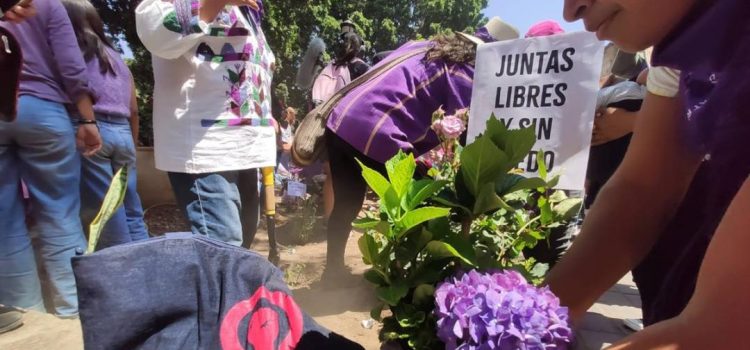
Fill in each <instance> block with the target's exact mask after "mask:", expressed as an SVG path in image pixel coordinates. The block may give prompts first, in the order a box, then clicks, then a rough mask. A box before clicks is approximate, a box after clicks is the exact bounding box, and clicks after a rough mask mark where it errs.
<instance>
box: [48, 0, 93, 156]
mask: <svg viewBox="0 0 750 350" xmlns="http://www.w3.org/2000/svg"><path fill="white" fill-rule="evenodd" d="M44 4H45V6H49V7H45V8H44V9H40V10H43V11H44V13H43V15H44V16H47V33H48V35H49V37H48V39H47V40H48V44H49V47H50V48H51V49H52V52H51V53H50V54H51V55H52V56H54V58H55V60H54V61H55V64H56V65H57V71H58V72H59V73H60V78H61V82H62V85H63V86H62V88H63V90H64V91H65V93H66V94H67V96H68V98H69V99H70V101H71V102H73V103H74V104H75V105H76V107H77V108H78V114H79V115H80V117H81V119H82V120H85V121H89V122H91V121H95V120H96V117H95V115H94V92H93V91H92V90H91V88H90V86H89V77H88V74H87V71H86V62H85V61H84V59H83V54H81V49H80V48H79V47H78V41H77V39H76V36H75V32H73V26H72V25H71V24H70V19H69V18H68V16H67V12H66V11H65V8H64V7H63V6H62V4H61V3H60V2H58V1H50V2H45V3H44ZM76 145H77V146H78V148H79V149H80V150H81V152H82V153H83V155H84V156H87V157H88V156H91V155H93V154H94V153H96V152H97V151H99V148H101V145H102V140H101V137H100V136H99V129H98V128H97V126H96V125H95V124H81V125H80V126H79V127H78V131H77V132H76Z"/></svg>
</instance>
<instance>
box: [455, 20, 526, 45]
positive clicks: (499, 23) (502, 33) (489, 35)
mask: <svg viewBox="0 0 750 350" xmlns="http://www.w3.org/2000/svg"><path fill="white" fill-rule="evenodd" d="M458 35H460V36H463V37H464V38H466V39H468V40H469V41H471V42H473V43H475V44H477V45H479V44H484V43H486V42H492V41H505V40H512V39H518V38H520V37H521V34H520V33H519V32H518V29H516V27H514V26H512V25H510V24H508V23H506V22H505V21H503V20H502V19H500V17H493V18H492V19H490V21H489V22H487V24H486V25H485V26H484V27H482V28H480V29H479V30H477V32H476V33H475V35H471V34H466V33H462V32H459V33H458ZM480 37H482V38H480Z"/></svg>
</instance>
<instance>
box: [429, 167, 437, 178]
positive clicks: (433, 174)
mask: <svg viewBox="0 0 750 350" xmlns="http://www.w3.org/2000/svg"><path fill="white" fill-rule="evenodd" d="M427 176H429V177H431V178H433V179H435V178H437V177H438V176H440V172H439V171H438V170H437V169H435V168H430V170H427Z"/></svg>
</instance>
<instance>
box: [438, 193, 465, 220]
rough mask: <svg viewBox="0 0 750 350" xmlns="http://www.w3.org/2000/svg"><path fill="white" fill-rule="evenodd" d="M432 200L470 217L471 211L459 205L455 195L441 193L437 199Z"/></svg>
mask: <svg viewBox="0 0 750 350" xmlns="http://www.w3.org/2000/svg"><path fill="white" fill-rule="evenodd" d="M432 200H433V201H435V202H437V203H440V204H442V205H445V206H448V207H451V208H456V209H460V210H461V211H462V212H463V213H464V214H465V215H467V216H470V215H471V209H469V208H467V207H465V206H463V205H461V203H459V202H458V199H457V198H456V196H455V194H454V193H453V192H451V191H443V192H441V193H440V194H439V195H438V196H437V197H433V198H432Z"/></svg>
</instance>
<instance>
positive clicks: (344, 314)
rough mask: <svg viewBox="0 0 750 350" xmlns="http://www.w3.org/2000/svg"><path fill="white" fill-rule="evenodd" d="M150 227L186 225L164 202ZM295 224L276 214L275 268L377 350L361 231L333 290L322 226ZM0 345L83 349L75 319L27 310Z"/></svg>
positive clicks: (330, 318) (315, 310) (326, 322)
mask: <svg viewBox="0 0 750 350" xmlns="http://www.w3.org/2000/svg"><path fill="white" fill-rule="evenodd" d="M146 219H147V222H148V223H149V227H150V229H151V231H152V232H154V233H157V234H160V233H164V232H167V231H186V228H187V226H186V225H185V223H184V222H183V221H181V220H180V216H179V211H178V210H176V208H174V207H170V206H166V207H161V208H154V210H152V211H151V212H150V213H147V214H146ZM297 227H298V226H295V225H292V223H291V222H290V219H289V218H287V217H285V216H284V215H283V213H282V214H281V215H279V219H278V222H277V232H278V237H279V243H281V244H282V245H284V247H283V249H282V250H281V263H280V267H281V268H282V270H284V271H285V275H286V279H287V283H288V284H289V286H290V288H291V289H292V290H293V293H294V297H295V299H296V300H297V302H298V303H299V304H300V306H301V307H302V309H303V310H304V311H305V312H307V313H308V314H309V315H310V316H312V317H313V318H314V319H315V320H316V321H317V322H318V323H320V324H321V325H323V326H324V327H326V328H328V329H330V330H332V331H334V332H336V333H338V334H341V335H343V336H345V337H347V338H349V339H351V340H354V341H356V342H358V343H360V344H362V346H364V347H365V348H366V349H368V350H370V349H378V348H379V343H378V335H377V330H378V327H379V325H378V324H377V323H376V324H375V325H374V326H373V327H372V328H371V329H366V328H364V327H363V326H362V321H364V320H368V319H369V318H370V316H369V312H370V309H371V308H372V307H373V306H375V305H376V304H377V301H376V298H375V296H374V292H373V291H374V289H373V288H372V286H371V285H369V284H368V283H367V282H366V281H365V280H364V278H363V277H362V274H363V273H364V271H365V269H366V266H365V265H364V263H363V262H362V259H361V257H360V254H359V249H358V248H357V240H358V239H359V237H360V236H361V234H360V233H357V232H352V235H351V236H350V238H349V242H348V244H347V249H346V262H347V265H348V266H349V267H351V268H352V275H351V276H341V277H342V283H341V285H344V286H343V287H338V288H335V289H331V288H324V286H322V285H320V283H319V279H320V275H321V274H322V273H323V267H324V265H325V256H326V242H325V239H324V229H323V227H322V226H321V225H317V226H316V227H315V230H314V232H313V233H312V235H311V236H310V237H309V240H310V242H309V243H307V244H305V245H298V244H292V243H299V242H298V240H299V239H298V237H296V235H295V234H294V232H291V231H292V230H293V228H294V229H297ZM253 250H256V251H258V252H260V253H261V254H267V253H268V236H267V234H266V230H265V227H261V229H260V230H259V232H258V235H257V237H256V242H255V243H254V245H253ZM0 349H3V350H27V349H29V350H30V349H34V350H35V349H55V350H79V349H83V342H82V338H81V329H80V324H79V323H78V322H77V321H70V320H59V319H57V318H55V317H54V316H51V315H42V314H38V313H27V314H26V315H25V325H24V326H23V327H21V328H19V329H17V330H15V331H12V332H10V333H6V334H2V335H0Z"/></svg>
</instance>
